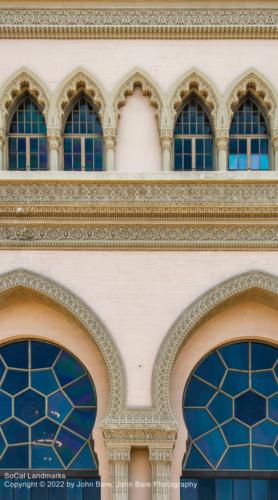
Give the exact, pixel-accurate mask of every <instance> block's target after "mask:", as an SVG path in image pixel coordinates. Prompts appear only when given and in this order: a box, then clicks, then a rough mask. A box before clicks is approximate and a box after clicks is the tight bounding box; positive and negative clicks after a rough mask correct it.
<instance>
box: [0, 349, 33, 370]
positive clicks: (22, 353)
mask: <svg viewBox="0 0 278 500" xmlns="http://www.w3.org/2000/svg"><path fill="white" fill-rule="evenodd" d="M0 353H1V354H2V356H3V359H4V361H5V362H6V363H7V365H8V366H9V367H12V368H26V369H27V368H28V342H13V343H12V344H7V345H5V346H3V347H1V349H0Z"/></svg>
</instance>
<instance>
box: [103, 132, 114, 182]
mask: <svg viewBox="0 0 278 500" xmlns="http://www.w3.org/2000/svg"><path fill="white" fill-rule="evenodd" d="M103 140H104V148H105V167H106V170H108V171H109V172H111V171H113V170H115V145H116V133H115V129H114V128H107V129H104V130H103Z"/></svg>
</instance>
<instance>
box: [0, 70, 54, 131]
mask: <svg viewBox="0 0 278 500" xmlns="http://www.w3.org/2000/svg"><path fill="white" fill-rule="evenodd" d="M25 93H28V94H29V95H30V96H31V97H33V99H34V100H35V102H36V103H37V104H38V106H39V108H40V109H41V111H42V113H43V115H44V118H45V122H46V123H47V122H48V117H49V111H50V103H51V97H50V94H49V91H48V89H47V88H46V86H45V84H44V83H43V82H42V81H41V80H40V79H39V77H38V76H36V75H35V74H34V73H33V72H32V71H30V70H29V69H27V68H21V69H20V70H19V71H17V72H16V73H15V74H14V75H12V76H11V77H10V78H9V80H8V81H7V82H5V83H4V85H3V86H2V89H1V90H0V128H4V129H6V126H7V121H8V117H9V116H10V114H11V112H12V110H13V109H14V107H15V105H16V104H17V102H18V100H19V99H20V96H21V95H24V94H25Z"/></svg>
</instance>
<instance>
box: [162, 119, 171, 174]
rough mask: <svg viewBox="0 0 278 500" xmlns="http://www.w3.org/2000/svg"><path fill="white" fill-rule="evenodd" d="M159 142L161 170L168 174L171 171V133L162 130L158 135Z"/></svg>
mask: <svg viewBox="0 0 278 500" xmlns="http://www.w3.org/2000/svg"><path fill="white" fill-rule="evenodd" d="M160 142H161V146H162V170H163V172H169V171H170V170H172V161H171V160H172V149H173V131H172V129H170V130H162V131H161V134H160Z"/></svg>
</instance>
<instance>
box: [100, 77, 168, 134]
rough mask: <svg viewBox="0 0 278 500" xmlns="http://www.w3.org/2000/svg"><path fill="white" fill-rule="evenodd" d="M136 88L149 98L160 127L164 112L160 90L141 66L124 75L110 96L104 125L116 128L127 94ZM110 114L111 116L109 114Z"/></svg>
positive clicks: (132, 92) (130, 93) (129, 94)
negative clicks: (108, 111)
mask: <svg viewBox="0 0 278 500" xmlns="http://www.w3.org/2000/svg"><path fill="white" fill-rule="evenodd" d="M136 88H140V89H141V91H142V94H143V95H144V96H146V97H148V98H149V101H150V104H151V106H153V107H154V108H155V110H156V117H157V119H158V125H159V128H161V126H162V123H161V120H162V115H163V114H164V113H165V111H164V108H165V104H164V99H163V96H162V92H161V90H160V88H159V86H158V85H157V83H155V82H154V80H153V79H152V78H151V77H150V76H149V75H148V74H147V73H146V72H145V71H143V70H142V69H141V68H136V69H135V70H133V71H131V72H130V73H129V74H128V75H127V76H125V77H124V78H123V79H122V80H121V81H120V83H119V84H118V86H117V87H116V88H115V90H114V91H113V93H112V94H111V96H110V102H109V105H108V109H109V108H110V110H111V111H110V116H107V118H106V120H105V124H106V126H110V127H111V125H112V126H114V127H115V129H116V128H117V125H118V121H119V118H120V109H121V107H122V106H124V105H125V104H126V100H127V98H128V96H131V95H133V94H134V91H135V90H136ZM111 115H112V116H111Z"/></svg>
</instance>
